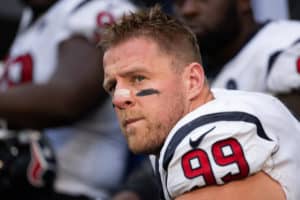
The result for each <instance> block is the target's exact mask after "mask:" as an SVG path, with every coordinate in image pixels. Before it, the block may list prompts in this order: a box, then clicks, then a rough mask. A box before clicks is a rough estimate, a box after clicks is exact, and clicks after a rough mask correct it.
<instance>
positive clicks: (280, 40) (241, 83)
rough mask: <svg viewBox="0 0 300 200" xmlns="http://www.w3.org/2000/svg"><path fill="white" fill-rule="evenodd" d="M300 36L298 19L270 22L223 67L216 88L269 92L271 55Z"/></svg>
mask: <svg viewBox="0 0 300 200" xmlns="http://www.w3.org/2000/svg"><path fill="white" fill-rule="evenodd" d="M299 38H300V23H299V22H297V21H284V20H282V21H273V22H269V23H267V24H266V25H264V27H263V28H262V29H261V30H259V32H257V33H256V35H255V36H253V38H252V39H251V40H250V41H249V42H248V43H247V44H246V45H245V46H244V47H243V48H242V49H241V50H240V51H239V53H238V54H237V55H236V56H235V57H233V58H232V59H231V60H230V61H229V62H228V63H227V64H225V65H224V66H223V67H222V70H221V72H220V73H219V74H218V75H217V77H216V78H215V79H214V80H213V83H212V87H215V88H228V89H239V90H247V91H259V92H266V91H267V86H266V76H267V69H268V61H269V58H270V56H271V55H272V54H273V53H275V52H277V51H279V50H282V49H284V48H286V47H288V46H290V45H291V44H293V43H294V42H295V41H296V40H298V39H299Z"/></svg>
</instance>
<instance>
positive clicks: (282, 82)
mask: <svg viewBox="0 0 300 200" xmlns="http://www.w3.org/2000/svg"><path fill="white" fill-rule="evenodd" d="M271 58H272V59H270V62H269V68H268V75H267V87H268V90H269V91H271V92H272V93H275V94H276V93H289V92H291V91H293V90H299V89H300V41H297V42H296V43H294V44H293V45H292V46H290V47H289V48H287V49H285V50H283V51H279V52H276V53H274V55H273V56H272V57H271Z"/></svg>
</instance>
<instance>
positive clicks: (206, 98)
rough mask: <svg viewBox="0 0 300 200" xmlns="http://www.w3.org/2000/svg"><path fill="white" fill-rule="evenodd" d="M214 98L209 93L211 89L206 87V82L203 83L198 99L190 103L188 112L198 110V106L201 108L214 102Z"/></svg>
mask: <svg viewBox="0 0 300 200" xmlns="http://www.w3.org/2000/svg"><path fill="white" fill-rule="evenodd" d="M214 99H215V97H214V95H213V93H212V91H211V89H210V88H209V86H208V83H207V81H206V82H205V84H204V86H203V88H202V90H201V92H200V95H199V96H198V98H196V99H195V100H194V101H192V103H191V105H190V108H189V112H191V111H193V110H195V109H196V108H198V107H199V106H202V105H204V104H206V103H208V102H210V101H212V100H214Z"/></svg>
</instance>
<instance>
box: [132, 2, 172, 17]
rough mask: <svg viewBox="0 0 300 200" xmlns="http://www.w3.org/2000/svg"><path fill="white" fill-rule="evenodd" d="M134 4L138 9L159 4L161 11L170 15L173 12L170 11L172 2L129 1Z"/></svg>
mask: <svg viewBox="0 0 300 200" xmlns="http://www.w3.org/2000/svg"><path fill="white" fill-rule="evenodd" d="M131 1H132V2H133V3H134V4H136V5H137V6H138V7H140V8H150V7H152V6H154V5H155V4H159V5H160V6H161V7H162V9H163V11H164V12H166V13H169V14H171V13H172V12H173V10H172V0H144V1H140V0H131Z"/></svg>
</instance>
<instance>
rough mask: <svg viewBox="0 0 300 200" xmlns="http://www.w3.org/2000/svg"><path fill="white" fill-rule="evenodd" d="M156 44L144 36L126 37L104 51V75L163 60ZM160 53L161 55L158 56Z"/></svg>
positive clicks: (151, 64)
mask: <svg viewBox="0 0 300 200" xmlns="http://www.w3.org/2000/svg"><path fill="white" fill-rule="evenodd" d="M162 54H163V53H162V52H161V51H159V48H158V45H157V44H156V42H154V41H153V40H151V39H148V38H145V37H139V38H133V39H128V40H127V41H124V42H122V43H121V44H118V45H116V46H114V47H111V48H110V49H108V50H107V51H106V52H105V53H104V58H103V64H104V71H105V74H106V75H109V74H114V73H117V72H118V73H121V72H123V71H127V70H129V69H133V68H135V69H136V68H138V66H143V68H145V66H153V65H154V63H157V62H159V61H162V60H164V58H163V57H165V56H163V55H162ZM160 55H161V56H160ZM165 60H167V59H165Z"/></svg>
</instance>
